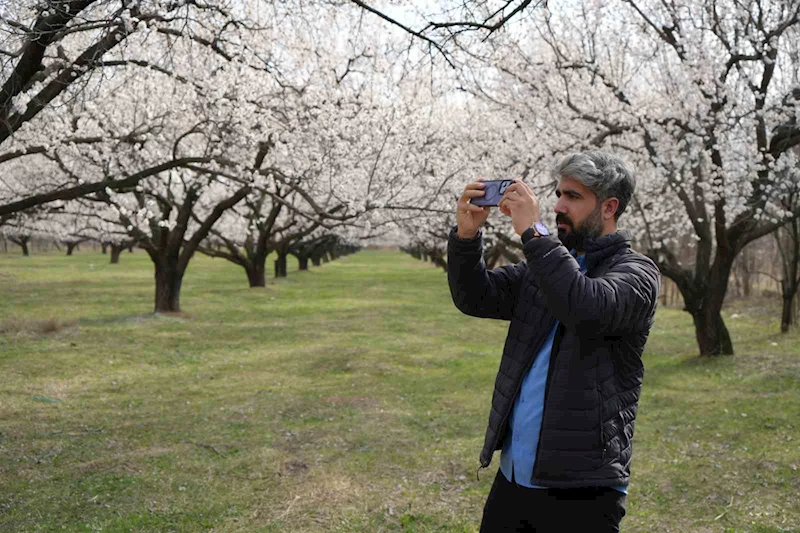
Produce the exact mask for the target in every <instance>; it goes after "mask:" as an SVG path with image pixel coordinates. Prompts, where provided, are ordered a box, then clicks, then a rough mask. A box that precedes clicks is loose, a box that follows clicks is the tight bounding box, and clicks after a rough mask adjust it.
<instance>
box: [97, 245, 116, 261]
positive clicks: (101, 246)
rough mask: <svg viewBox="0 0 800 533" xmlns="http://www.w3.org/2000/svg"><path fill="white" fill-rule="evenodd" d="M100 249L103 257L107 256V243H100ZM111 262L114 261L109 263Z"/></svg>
mask: <svg viewBox="0 0 800 533" xmlns="http://www.w3.org/2000/svg"><path fill="white" fill-rule="evenodd" d="M100 249H101V250H102V252H103V255H105V254H107V253H108V243H107V242H101V243H100ZM111 262H112V263H113V262H114V261H111Z"/></svg>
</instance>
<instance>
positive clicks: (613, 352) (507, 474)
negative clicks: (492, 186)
mask: <svg viewBox="0 0 800 533" xmlns="http://www.w3.org/2000/svg"><path fill="white" fill-rule="evenodd" d="M553 174H554V176H555V177H556V178H557V179H558V188H557V189H556V196H557V197H558V200H557V202H556V205H555V212H556V224H557V225H558V236H552V235H550V231H549V229H548V228H547V227H546V226H545V225H544V224H543V223H542V222H541V217H540V207H539V200H538V199H537V197H536V195H535V194H534V193H533V191H532V190H531V189H530V188H529V187H528V186H527V185H526V184H524V183H523V182H521V181H516V182H515V183H514V184H513V185H511V186H510V187H509V188H508V189H507V190H506V192H505V193H504V195H503V197H502V199H501V201H500V204H499V208H500V210H501V212H502V213H503V214H505V215H507V216H510V217H511V221H512V224H513V226H514V231H515V232H516V233H517V235H519V236H520V237H521V239H522V243H523V251H524V254H525V260H524V261H521V262H520V263H517V264H515V265H506V266H503V267H500V268H496V269H494V270H487V269H486V265H485V263H484V261H483V253H482V252H483V250H482V248H483V243H482V235H481V231H480V229H481V227H482V226H483V224H484V223H485V222H486V219H487V218H488V216H489V211H490V208H488V207H479V206H476V205H472V204H471V203H470V200H471V199H472V198H477V197H480V196H483V194H484V193H483V190H482V189H483V187H484V185H483V184H482V183H481V182H480V181H478V182H475V183H470V184H469V185H467V186H466V188H465V189H464V192H463V194H462V195H461V198H460V199H459V200H458V208H457V216H456V219H457V226H456V227H454V228H453V230H452V231H451V234H450V240H449V244H448V262H447V271H448V280H449V283H450V292H451V294H452V297H453V301H454V303H455V304H456V307H458V309H460V310H461V311H462V312H464V313H466V314H468V315H472V316H477V317H483V318H496V319H502V320H510V321H511V324H510V327H509V330H508V335H507V337H506V342H505V348H504V349H503V356H502V359H501V361H500V369H499V372H498V374H497V378H496V380H495V387H494V394H493V397H492V408H491V412H490V415H489V425H488V428H487V430H486V438H485V442H484V446H483V451H482V452H481V455H480V461H481V467H482V468H485V467H487V466H489V463H490V462H491V459H492V455H493V453H494V451H495V450H502V452H501V458H500V469H499V470H498V472H497V476H496V478H495V480H494V484H493V485H492V488H491V491H490V492H489V496H488V498H487V501H486V505H485V507H484V510H483V521H482V523H481V532H491V533H495V532H502V531H531V532H533V531H535V532H537V533H543V532H544V533H548V532H562V531H563V532H569V533H573V532H579V531H580V532H584V531H587V532H588V531H590V532H593V533H594V532H616V531H619V522H620V520H621V519H622V517H623V516H624V514H625V497H626V493H627V485H628V481H629V479H630V463H631V453H632V452H631V440H632V438H633V423H634V419H635V417H636V406H637V402H638V400H639V393H640V391H641V386H642V378H643V375H644V367H643V365H642V360H641V355H642V351H643V349H644V345H645V342H646V340H647V336H648V334H649V332H650V327H651V326H652V324H653V317H654V314H655V308H656V300H657V297H658V289H659V284H660V274H659V272H658V269H657V268H656V266H655V264H653V262H652V261H650V260H649V259H648V258H646V257H644V256H642V255H640V254H638V253H636V252H633V251H632V250H631V248H630V243H629V237H628V236H627V234H626V233H622V232H618V231H617V221H618V220H619V217H620V215H622V213H623V212H624V211H625V208H626V207H627V205H628V203H629V201H630V199H631V197H632V195H633V189H634V178H633V175H632V173H631V171H630V169H629V168H628V167H627V165H626V164H625V163H624V162H623V161H622V160H620V159H619V158H617V157H615V156H613V155H610V154H606V153H601V152H585V153H577V154H570V155H568V156H566V157H564V158H563V159H562V160H561V161H560V162H559V163H558V164H557V165H556V166H555V167H554V172H553Z"/></svg>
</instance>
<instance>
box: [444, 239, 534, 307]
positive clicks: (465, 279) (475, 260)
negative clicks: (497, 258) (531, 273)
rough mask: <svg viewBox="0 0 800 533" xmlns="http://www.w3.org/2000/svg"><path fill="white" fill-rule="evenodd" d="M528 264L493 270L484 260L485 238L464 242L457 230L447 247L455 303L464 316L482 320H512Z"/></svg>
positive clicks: (449, 277) (448, 273) (506, 266)
mask: <svg viewBox="0 0 800 533" xmlns="http://www.w3.org/2000/svg"><path fill="white" fill-rule="evenodd" d="M524 273H525V265H524V263H522V264H517V265H505V266H502V267H499V268H495V269H493V270H488V269H487V268H486V263H485V262H484V260H483V235H482V233H481V234H479V235H478V236H477V237H475V238H474V239H470V240H461V239H459V238H458V237H457V236H456V228H453V229H452V230H451V231H450V238H449V241H448V244H447V280H448V282H449V284H450V294H451V296H452V297H453V303H455V304H456V307H457V308H458V309H459V310H460V311H461V312H463V313H465V314H467V315H471V316H476V317H480V318H497V319H502V320H511V316H512V313H513V311H514V306H515V304H516V300H517V297H518V294H519V289H520V282H521V280H522V277H523V276H524Z"/></svg>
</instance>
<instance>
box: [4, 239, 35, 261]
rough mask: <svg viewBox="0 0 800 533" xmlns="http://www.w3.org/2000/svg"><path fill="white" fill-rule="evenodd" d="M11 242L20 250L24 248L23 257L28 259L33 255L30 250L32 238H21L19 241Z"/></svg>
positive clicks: (12, 240) (13, 240)
mask: <svg viewBox="0 0 800 533" xmlns="http://www.w3.org/2000/svg"><path fill="white" fill-rule="evenodd" d="M9 240H10V241H11V242H13V243H14V244H16V245H17V246H19V247H20V248H22V255H23V256H25V257H28V256H29V255H31V252H30V250H29V249H28V241H29V240H30V237H20V238H18V239H14V238H12V239H9Z"/></svg>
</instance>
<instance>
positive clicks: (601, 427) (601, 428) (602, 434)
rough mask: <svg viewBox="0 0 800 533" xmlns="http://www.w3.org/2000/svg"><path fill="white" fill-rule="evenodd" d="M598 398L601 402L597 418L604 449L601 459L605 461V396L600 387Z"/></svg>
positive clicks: (601, 444)
mask: <svg viewBox="0 0 800 533" xmlns="http://www.w3.org/2000/svg"><path fill="white" fill-rule="evenodd" d="M597 398H598V399H599V400H600V403H599V405H598V408H597V418H598V422H599V426H598V427H599V430H600V446H602V448H603V452H602V454H601V459H602V460H603V461H605V460H606V448H607V447H606V434H605V431H603V394H602V393H601V392H600V385H598V386H597Z"/></svg>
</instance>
